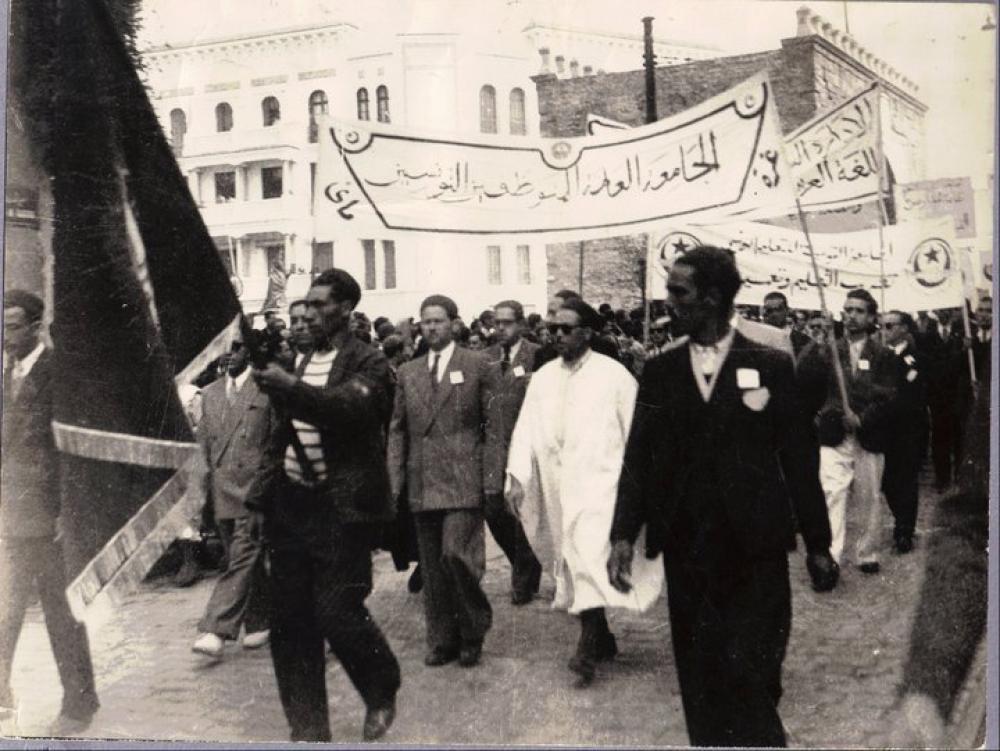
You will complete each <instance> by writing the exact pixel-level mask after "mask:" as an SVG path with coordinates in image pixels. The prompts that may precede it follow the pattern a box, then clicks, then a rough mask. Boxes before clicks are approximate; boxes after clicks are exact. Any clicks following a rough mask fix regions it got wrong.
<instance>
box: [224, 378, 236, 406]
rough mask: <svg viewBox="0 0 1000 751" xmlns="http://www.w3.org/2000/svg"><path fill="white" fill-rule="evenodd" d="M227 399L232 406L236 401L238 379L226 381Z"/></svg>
mask: <svg viewBox="0 0 1000 751" xmlns="http://www.w3.org/2000/svg"><path fill="white" fill-rule="evenodd" d="M226 401H227V402H229V406H230V407H231V406H233V403H234V402H235V401H236V381H234V380H233V379H232V378H230V379H229V380H228V381H226Z"/></svg>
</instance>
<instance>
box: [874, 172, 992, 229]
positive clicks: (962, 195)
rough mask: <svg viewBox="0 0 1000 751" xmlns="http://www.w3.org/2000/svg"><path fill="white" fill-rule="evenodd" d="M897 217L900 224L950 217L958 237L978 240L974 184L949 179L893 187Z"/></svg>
mask: <svg viewBox="0 0 1000 751" xmlns="http://www.w3.org/2000/svg"><path fill="white" fill-rule="evenodd" d="M893 193H894V195H895V199H896V201H895V203H896V217H897V219H898V221H900V222H906V221H917V220H920V219H932V218H934V217H938V216H950V217H953V218H954V220H955V237H956V238H957V239H959V240H968V239H970V238H974V237H975V236H976V208H975V201H974V200H973V194H972V180H970V179H969V178H968V177H946V178H942V179H938V180H921V181H920V182H915V183H899V184H898V185H896V186H894V188H893Z"/></svg>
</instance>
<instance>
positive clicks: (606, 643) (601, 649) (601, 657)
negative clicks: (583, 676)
mask: <svg viewBox="0 0 1000 751" xmlns="http://www.w3.org/2000/svg"><path fill="white" fill-rule="evenodd" d="M617 654H618V642H617V641H616V640H615V635H614V634H612V633H611V632H610V631H608V632H607V633H606V634H602V635H601V638H600V639H598V640H597V655H596V656H597V659H598V661H600V662H603V661H606V660H613V659H615V655H617Z"/></svg>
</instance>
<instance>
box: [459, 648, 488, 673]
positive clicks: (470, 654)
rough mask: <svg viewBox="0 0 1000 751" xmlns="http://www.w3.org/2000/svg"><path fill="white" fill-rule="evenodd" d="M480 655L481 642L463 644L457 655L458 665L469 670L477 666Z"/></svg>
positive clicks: (481, 652)
mask: <svg viewBox="0 0 1000 751" xmlns="http://www.w3.org/2000/svg"><path fill="white" fill-rule="evenodd" d="M482 654H483V644H482V642H476V643H475V644H463V645H462V649H461V650H460V651H459V653H458V664H459V665H461V666H462V667H463V668H471V667H472V666H473V665H477V664H479V658H480V656H481V655H482Z"/></svg>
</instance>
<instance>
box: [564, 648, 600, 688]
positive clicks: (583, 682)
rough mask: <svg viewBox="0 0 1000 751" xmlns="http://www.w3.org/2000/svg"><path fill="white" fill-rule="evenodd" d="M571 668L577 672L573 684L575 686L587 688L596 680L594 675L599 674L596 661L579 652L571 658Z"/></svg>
mask: <svg viewBox="0 0 1000 751" xmlns="http://www.w3.org/2000/svg"><path fill="white" fill-rule="evenodd" d="M569 669H570V670H572V671H573V672H574V673H576V681H575V682H574V684H573V686H574V687H575V688H586V687H587V686H589V685H590V684H591V683H593V682H594V676H595V675H596V674H597V666H596V665H595V664H594V661H593V660H592V659H591V658H589V657H587V656H585V655H582V654H580V653H579V652H577V653H576V654H575V655H573V656H572V657H571V658H570V659H569Z"/></svg>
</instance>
